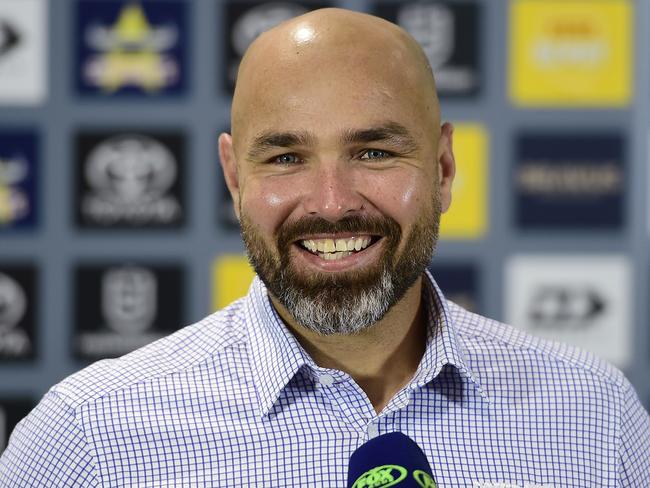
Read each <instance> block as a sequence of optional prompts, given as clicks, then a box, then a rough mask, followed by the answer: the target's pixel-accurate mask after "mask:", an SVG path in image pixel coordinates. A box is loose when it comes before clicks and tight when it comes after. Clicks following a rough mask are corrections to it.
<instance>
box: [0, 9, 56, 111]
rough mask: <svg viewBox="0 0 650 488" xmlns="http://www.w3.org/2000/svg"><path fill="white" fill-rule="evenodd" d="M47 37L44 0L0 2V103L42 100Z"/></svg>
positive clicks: (12, 103)
mask: <svg viewBox="0 0 650 488" xmlns="http://www.w3.org/2000/svg"><path fill="white" fill-rule="evenodd" d="M47 36H48V34H47V1H46V0H3V1H2V2H0V104H2V105H34V104H39V103H41V102H42V101H43V99H44V98H45V95H46V89H47V75H46V71H47V70H46V65H47V63H46V58H47V54H46V53H47V48H46V40H47Z"/></svg>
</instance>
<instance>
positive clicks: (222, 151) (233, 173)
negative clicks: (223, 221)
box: [219, 132, 239, 219]
mask: <svg viewBox="0 0 650 488" xmlns="http://www.w3.org/2000/svg"><path fill="white" fill-rule="evenodd" d="M219 159H220V160H221V169H222V171H223V177H224V178H225V180H226V186H227V187H228V191H229V192H230V196H231V197H232V203H233V206H234V208H235V215H236V216H237V219H239V173H238V171H237V161H236V159H235V152H234V150H233V147H232V136H231V135H230V134H227V133H225V132H224V133H223V134H221V135H220V136H219Z"/></svg>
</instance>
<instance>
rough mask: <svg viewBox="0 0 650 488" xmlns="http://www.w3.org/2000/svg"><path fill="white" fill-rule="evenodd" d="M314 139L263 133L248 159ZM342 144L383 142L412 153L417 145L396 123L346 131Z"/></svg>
mask: <svg viewBox="0 0 650 488" xmlns="http://www.w3.org/2000/svg"><path fill="white" fill-rule="evenodd" d="M315 141H316V138H315V137H314V136H313V135H312V134H311V133H309V132H306V131H300V132H273V131H271V132H264V133H262V134H260V135H258V136H257V137H255V139H253V143H252V144H251V147H250V149H249V150H248V158H249V159H251V160H254V159H257V158H258V157H260V156H261V155H263V154H264V153H266V152H267V151H268V150H270V149H275V148H281V147H286V148H290V147H295V146H307V147H310V146H314V145H315V144H316V142H315ZM341 141H342V142H343V143H344V144H366V143H370V142H385V143H387V144H391V145H394V146H399V147H401V148H403V150H404V151H405V152H410V151H414V150H415V149H417V147H418V144H417V143H416V141H415V138H414V137H413V136H412V135H411V133H410V132H409V130H408V129H407V128H406V127H404V126H403V125H401V124H398V123H397V122H387V123H385V124H381V125H378V126H376V127H369V128H367V129H348V130H345V131H344V132H343V133H342V134H341Z"/></svg>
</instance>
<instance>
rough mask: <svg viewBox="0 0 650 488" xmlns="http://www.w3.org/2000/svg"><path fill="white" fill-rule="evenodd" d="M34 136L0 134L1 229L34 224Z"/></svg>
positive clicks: (16, 133)
mask: <svg viewBox="0 0 650 488" xmlns="http://www.w3.org/2000/svg"><path fill="white" fill-rule="evenodd" d="M35 158H36V136H35V135H34V134H32V133H27V132H25V133H23V132H0V229H2V228H18V227H29V226H33V225H34V223H35V218H36V215H35V211H36V209H35V201H34V200H35V198H36V192H35V184H36V178H35V175H34V174H33V173H34V171H35V168H36V160H35Z"/></svg>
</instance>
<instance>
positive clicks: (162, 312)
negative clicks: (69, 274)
mask: <svg viewBox="0 0 650 488" xmlns="http://www.w3.org/2000/svg"><path fill="white" fill-rule="evenodd" d="M181 281H182V280H181V270H180V269H179V268H178V267H176V266H142V265H125V266H82V267H80V268H78V269H77V275H76V290H77V304H76V307H77V308H76V317H77V320H76V337H75V353H76V355H77V356H78V357H81V358H86V359H99V358H105V357H116V356H121V355H123V354H126V353H128V352H130V351H133V350H134V349H137V348H139V347H142V346H144V345H146V344H148V343H150V342H153V341H155V340H157V339H160V338H161V337H164V336H165V335H167V334H168V333H170V332H172V331H175V330H176V329H177V328H179V327H180V326H181V325H182V319H181V309H182V297H181Z"/></svg>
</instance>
